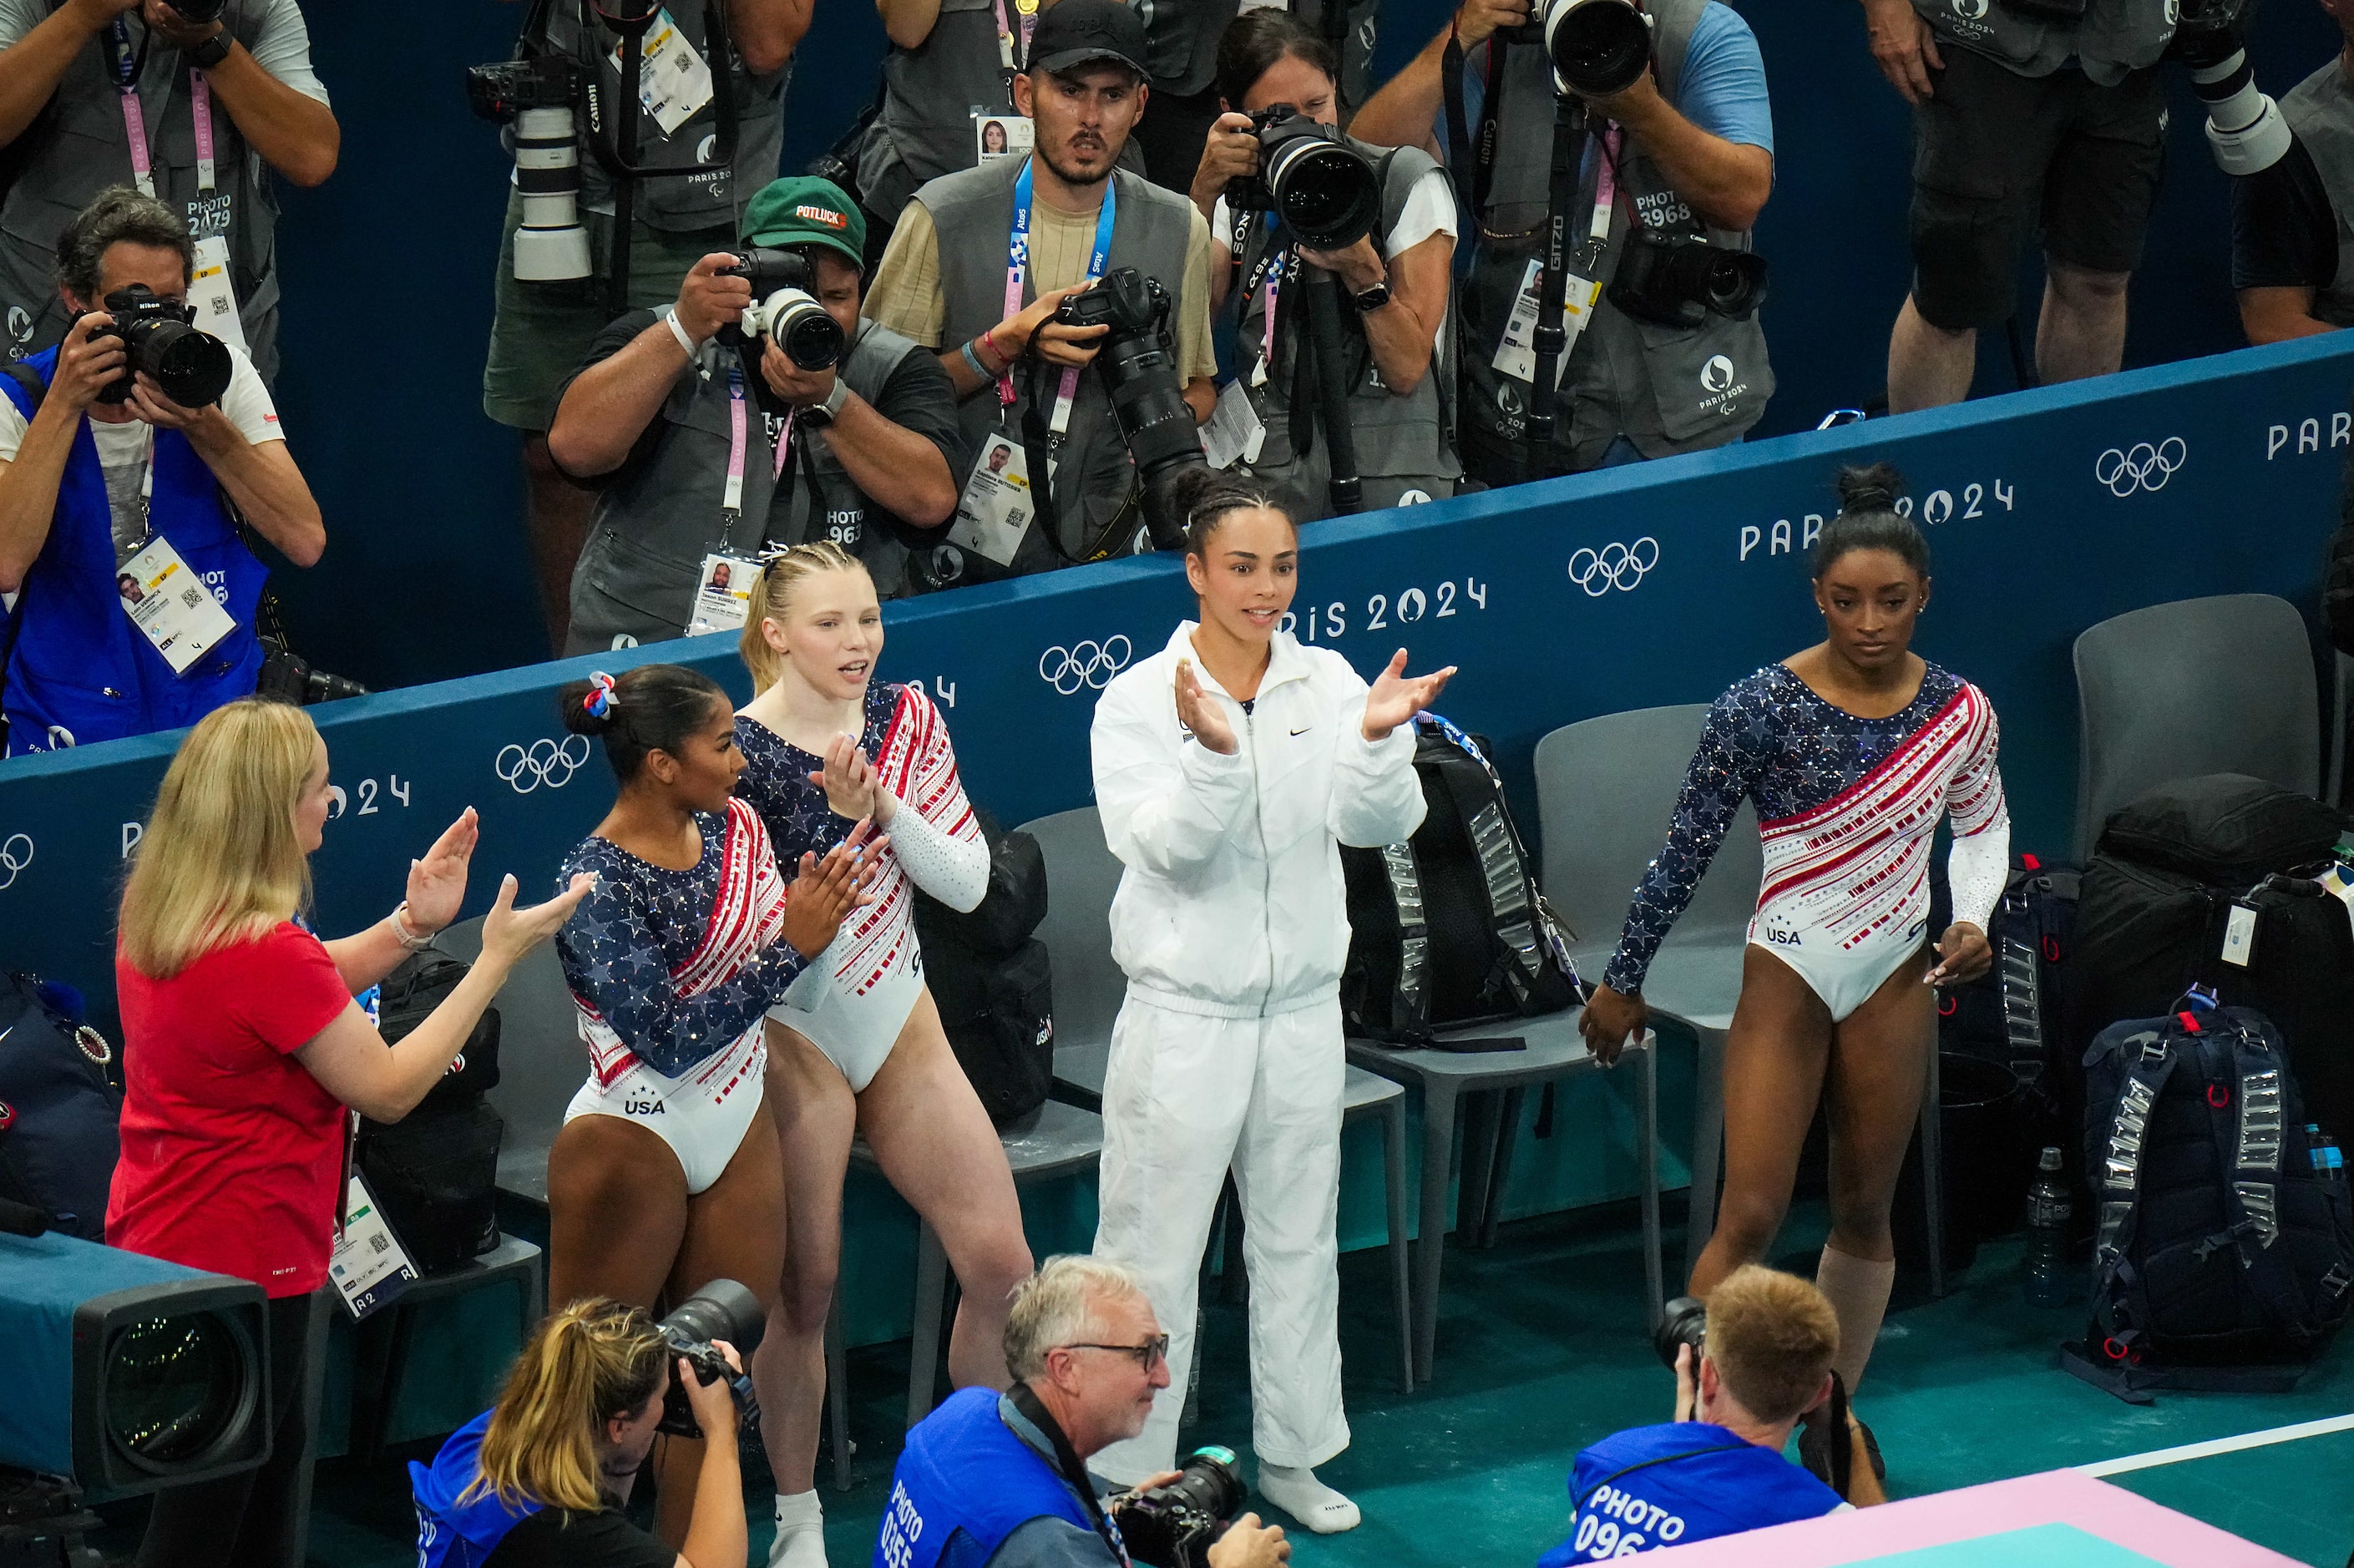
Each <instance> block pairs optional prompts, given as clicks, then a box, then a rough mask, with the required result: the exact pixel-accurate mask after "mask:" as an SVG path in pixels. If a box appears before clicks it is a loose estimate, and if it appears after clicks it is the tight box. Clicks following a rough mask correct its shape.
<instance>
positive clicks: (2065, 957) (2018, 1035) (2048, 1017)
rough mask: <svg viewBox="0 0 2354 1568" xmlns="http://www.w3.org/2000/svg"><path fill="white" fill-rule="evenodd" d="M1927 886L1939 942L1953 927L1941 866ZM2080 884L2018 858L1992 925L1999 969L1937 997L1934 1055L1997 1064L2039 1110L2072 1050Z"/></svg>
mask: <svg viewBox="0 0 2354 1568" xmlns="http://www.w3.org/2000/svg"><path fill="white" fill-rule="evenodd" d="M1929 880H1930V892H1929V929H1930V931H1931V933H1932V935H1933V936H1934V935H1935V934H1937V933H1941V932H1943V931H1944V930H1945V928H1946V927H1947V926H1948V925H1950V924H1952V923H1953V900H1952V895H1951V894H1950V892H1949V891H1948V890H1947V887H1946V873H1945V868H1944V867H1943V866H1941V865H1940V866H1933V867H1932V868H1931V871H1930V874H1929ZM2080 880H2081V874H2079V873H2078V872H2077V871H2076V870H2075V869H2074V868H2073V867H2071V866H2058V865H2047V864H2045V863H2043V862H2042V861H2041V860H2040V859H2038V858H2037V857H2036V856H2034V855H2031V854H2027V853H2020V854H2018V855H2014V856H2013V857H2012V859H2011V867H2010V876H2009V879H2008V880H2007V881H2006V882H2005V883H2004V884H2003V889H2002V898H2001V900H2000V901H1999V903H1997V904H1996V905H1995V907H1994V914H1993V915H1992V916H1990V917H1989V919H1988V922H1987V924H1988V930H1987V941H1988V944H1989V945H1990V946H1992V948H1994V967H1993V968H1992V969H1988V971H1987V972H1986V973H1985V974H1983V975H1981V976H1979V977H1978V979H1977V980H1972V981H1971V982H1970V983H1969V984H1967V985H1960V986H1951V987H1948V988H1946V989H1945V990H1943V991H1939V992H1938V993H1937V1048H1938V1049H1939V1050H1940V1051H1944V1052H1947V1053H1949V1054H1955V1055H1962V1056H1974V1057H1977V1058H1978V1059H1979V1060H1981V1061H1987V1062H1995V1063H1999V1064H2000V1065H2002V1066H2004V1067H2006V1068H2008V1069H2009V1072H2010V1075H2011V1076H2012V1077H2014V1078H2016V1079H2018V1080H2019V1082H2020V1085H2021V1086H2023V1087H2025V1088H2026V1089H2027V1090H2028V1091H2029V1094H2030V1097H2031V1099H2032V1100H2035V1101H2037V1102H2041V1101H2043V1100H2044V1099H2046V1098H2047V1097H2049V1096H2050V1095H2051V1093H2052V1084H2053V1080H2054V1078H2055V1077H2056V1076H2057V1073H2056V1072H2055V1068H2056V1065H2057V1064H2058V1061H2059V1058H2060V1056H2061V1054H2062V1053H2063V1052H2064V1051H2065V1050H2066V1048H2067V1018H2068V1012H2067V1006H2068V1003H2067V996H2068V977H2069V969H2068V961H2069V958H2070V955H2071V954H2072V953H2073V951H2074V948H2075V935H2076V899H2077V886H2078V883H2079V882H2080ZM2039 1147H2040V1145H2039Z"/></svg>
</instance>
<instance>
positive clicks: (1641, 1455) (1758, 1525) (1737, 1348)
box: [1538, 1264, 1887, 1568]
mask: <svg viewBox="0 0 2354 1568" xmlns="http://www.w3.org/2000/svg"><path fill="white" fill-rule="evenodd" d="M1838 1350H1839V1319H1838V1318H1837V1317H1835V1316H1834V1315H1833V1314H1832V1312H1831V1305H1830V1303H1829V1301H1827V1300H1825V1299H1824V1298H1823V1293H1822V1292H1821V1291H1819V1290H1818V1289H1816V1288H1815V1287H1813V1286H1811V1285H1809V1284H1808V1283H1807V1282H1806V1281H1805V1280H1803V1279H1799V1278H1797V1277H1795V1276H1792V1275H1787V1274H1780V1273H1776V1271H1774V1270H1773V1269H1770V1268H1762V1267H1760V1266H1757V1265H1755V1264H1749V1265H1746V1266H1744V1267H1741V1268H1738V1269H1735V1270H1734V1272H1733V1273H1732V1274H1730V1275H1727V1276H1726V1277H1725V1278H1724V1280H1723V1283H1721V1284H1719V1285H1718V1286H1717V1287H1716V1288H1715V1289H1714V1290H1713V1291H1712V1292H1711V1293H1710V1294H1709V1298H1708V1319H1707V1329H1706V1330H1705V1338H1704V1340H1703V1342H1702V1345H1701V1346H1700V1348H1699V1349H1698V1350H1695V1349H1694V1347H1693V1346H1692V1345H1691V1344H1690V1343H1684V1344H1681V1345H1679V1346H1677V1348H1676V1418H1675V1420H1673V1421H1672V1422H1669V1423H1667V1424H1665V1425H1659V1426H1637V1427H1634V1428H1632V1429H1630V1430H1628V1431H1625V1432H1621V1433H1618V1434H1617V1436H1611V1437H1606V1438H1604V1439H1603V1440H1602V1441H1601V1442H1599V1443H1596V1444H1595V1445H1594V1446H1592V1447H1590V1448H1588V1449H1586V1450H1585V1452H1584V1453H1582V1454H1580V1455H1578V1457H1577V1465H1576V1467H1575V1469H1574V1470H1572V1471H1571V1472H1570V1478H1569V1493H1570V1499H1571V1502H1572V1505H1573V1510H1574V1518H1573V1519H1572V1521H1571V1531H1570V1536H1569V1539H1568V1540H1566V1541H1564V1542H1562V1543H1561V1544H1560V1545H1558V1546H1556V1547H1554V1548H1553V1550H1552V1551H1551V1552H1546V1553H1545V1554H1544V1556H1543V1557H1542V1558H1540V1559H1538V1563H1539V1568H1565V1565H1566V1564H1568V1563H1584V1562H1600V1561H1601V1560H1603V1559H1604V1558H1606V1557H1625V1556H1628V1555H1629V1554H1630V1553H1633V1552H1649V1551H1651V1550H1653V1549H1655V1548H1658V1547H1661V1546H1682V1545H1687V1544H1689V1543H1691V1542H1695V1541H1709V1540H1712V1539H1714V1538H1715V1537H1717V1536H1720V1535H1737V1534H1739V1533H1740V1532H1741V1531H1745V1530H1762V1529H1764V1528H1765V1526H1767V1525H1773V1524H1787V1523H1789V1522H1791V1521H1792V1520H1801V1519H1819V1518H1820V1517H1821V1516H1822V1515H1824V1514H1827V1513H1838V1512H1840V1511H1842V1510H1846V1509H1848V1508H1849V1507H1850V1506H1852V1505H1851V1504H1850V1503H1849V1502H1847V1501H1843V1500H1842V1499H1840V1494H1839V1493H1837V1492H1835V1491H1833V1490H1832V1489H1830V1488H1829V1486H1827V1485H1825V1484H1824V1482H1823V1481H1822V1480H1821V1479H1820V1478H1818V1477H1817V1476H1815V1475H1810V1474H1808V1471H1807V1470H1803V1469H1800V1468H1799V1467H1797V1466H1796V1465H1793V1464H1791V1463H1790V1462H1789V1461H1788V1460H1787V1459H1785V1458H1784V1457H1782V1451H1783V1449H1784V1448H1785V1447H1786V1446H1787V1445H1788V1444H1789V1441H1790V1432H1791V1429H1792V1428H1793V1427H1795V1426H1796V1425H1797V1424H1798V1420H1799V1418H1800V1417H1801V1416H1803V1415H1806V1414H1808V1413H1810V1412H1813V1411H1816V1410H1818V1409H1819V1408H1820V1407H1821V1406H1823V1405H1824V1404H1825V1402H1826V1401H1828V1400H1829V1399H1830V1398H1831V1358H1832V1356H1833V1355H1834V1354H1836V1353H1837V1351H1838ZM1813 1436H1814V1432H1813V1430H1812V1428H1811V1425H1810V1429H1809V1432H1808V1436H1807V1438H1806V1439H1805V1440H1802V1441H1801V1442H1800V1444H1799V1450H1800V1452H1801V1453H1802V1454H1808V1456H1809V1460H1810V1467H1811V1463H1812V1455H1811V1454H1810V1453H1809V1449H1810V1446H1811V1444H1812V1439H1813ZM1840 1441H1842V1442H1844V1443H1846V1444H1847V1445H1848V1446H1849V1472H1848V1473H1849V1480H1848V1487H1849V1490H1850V1493H1851V1494H1852V1495H1853V1499H1854V1502H1856V1503H1861V1504H1864V1505H1866V1506H1869V1505H1871V1504H1873V1503H1879V1502H1884V1501H1886V1500H1887V1499H1886V1498H1885V1496H1884V1495H1883V1494H1882V1490H1881V1487H1880V1481H1879V1479H1878V1478H1877V1477H1876V1476H1875V1475H1874V1474H1873V1471H1872V1455H1871V1452H1870V1449H1869V1446H1868V1445H1869V1439H1868V1438H1867V1437H1866V1436H1864V1433H1863V1429H1862V1427H1861V1425H1859V1424H1858V1423H1857V1422H1856V1420H1855V1418H1854V1417H1853V1416H1852V1415H1850V1416H1849V1417H1848V1418H1847V1430H1846V1431H1845V1432H1844V1433H1842V1434H1840Z"/></svg>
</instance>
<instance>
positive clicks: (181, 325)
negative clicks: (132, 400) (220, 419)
mask: <svg viewBox="0 0 2354 1568" xmlns="http://www.w3.org/2000/svg"><path fill="white" fill-rule="evenodd" d="M106 311H107V313H108V314H109V315H111V316H112V317H113V318H114V324H113V325H112V326H102V327H99V328H97V329H95V330H93V331H92V332H91V333H90V336H91V337H93V338H97V337H119V338H121V339H122V346H123V349H124V351H125V352H124V355H123V358H124V364H123V367H122V379H120V380H118V381H115V382H113V383H111V385H110V386H108V387H107V388H106V389H105V390H104V391H102V392H101V393H100V394H99V395H98V400H99V401H100V402H101V403H121V402H123V401H125V400H126V399H128V398H129V397H130V396H131V392H132V388H133V386H134V385H135V384H136V379H137V377H138V376H139V375H140V374H141V373H142V372H144V373H145V374H146V375H148V376H153V377H154V380H155V385H156V386H158V387H162V388H163V391H164V397H169V398H170V399H171V400H172V401H173V402H175V403H177V404H178V405H179V406H180V407H181V408H202V407H204V406H205V405H206V404H207V403H217V402H219V401H220V397H221V394H222V393H224V392H226V391H228V382H229V375H230V372H231V368H232V366H231V361H230V359H229V356H228V344H225V343H223V342H222V341H221V340H220V339H218V338H217V337H215V336H214V335H213V334H210V333H208V332H205V331H203V330H201V329H199V328H196V327H193V326H190V325H189V324H188V317H189V314H190V312H189V310H188V307H187V306H186V305H184V304H182V303H180V302H178V301H176V300H166V299H163V298H161V297H159V296H158V295H157V294H156V292H155V291H154V290H153V289H150V288H149V287H148V286H147V285H146V284H144V283H133V284H132V285H131V286H130V287H129V288H127V289H117V290H115V291H114V292H112V293H111V294H109V295H107V296H106Z"/></svg>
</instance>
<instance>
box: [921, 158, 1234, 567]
mask: <svg viewBox="0 0 2354 1568" xmlns="http://www.w3.org/2000/svg"><path fill="white" fill-rule="evenodd" d="M1022 169H1023V160H1022V159H1020V158H1007V159H1004V160H1002V162H999V163H994V164H984V165H982V166H981V167H980V168H977V169H967V170H965V171H964V172H962V173H961V174H954V175H948V176H946V177H945V178H942V179H937V180H934V181H933V182H932V183H931V184H929V185H926V186H925V187H924V188H923V189H922V190H920V191H917V193H916V199H917V201H919V202H921V203H923V204H924V209H925V210H926V211H927V212H928V213H930V214H931V217H932V227H933V228H935V229H936V230H937V231H938V236H939V260H940V291H941V293H942V295H943V296H944V297H945V300H946V306H947V313H946V317H945V319H944V321H943V322H942V323H941V329H940V331H941V336H940V343H941V345H942V346H943V348H945V349H949V350H953V349H955V348H956V347H957V346H958V345H960V344H964V343H968V342H970V341H971V340H972V339H974V338H977V337H979V336H980V335H981V334H982V333H984V332H986V331H988V330H989V329H990V328H991V327H993V326H995V325H996V324H997V323H999V322H1001V321H1003V320H1004V319H1005V314H1006V312H1005V271H1006V256H1007V251H1008V249H1009V248H1010V245H1011V242H1012V239H1013V185H1014V182H1015V181H1016V180H1018V179H1020V178H1021V177H1022ZM1111 177H1112V182H1113V185H1115V187H1116V188H1117V189H1118V190H1119V212H1118V218H1117V221H1116V222H1115V224H1114V226H1113V228H1112V238H1111V255H1110V258H1109V260H1108V261H1107V263H1106V265H1105V268H1104V270H1105V271H1106V272H1107V273H1110V272H1113V271H1117V270H1119V269H1120V268H1122V267H1133V268H1135V269H1136V270H1138V271H1139V272H1141V273H1143V274H1144V275H1145V276H1146V277H1148V278H1157V279H1159V280H1160V281H1161V287H1162V288H1164V289H1166V290H1168V291H1169V297H1170V299H1171V300H1172V302H1174V304H1173V306H1172V309H1173V310H1176V311H1182V310H1183V309H1184V308H1185V302H1184V300H1183V297H1182V288H1183V285H1184V281H1185V246H1186V241H1187V240H1188V238H1190V237H1191V235H1192V231H1193V203H1192V202H1189V201H1187V200H1186V199H1185V198H1184V197H1183V196H1178V195H1176V194H1175V193H1173V192H1171V191H1164V190H1162V189H1161V187H1160V186H1158V185H1150V184H1149V183H1147V182H1146V181H1145V180H1144V179H1143V178H1141V177H1140V176H1139V175H1131V174H1129V173H1128V171H1126V170H1125V169H1116V170H1114V171H1113V172H1112V176H1111ZM1037 297H1038V288H1037V279H1036V277H1035V276H1034V274H1030V273H1027V272H1025V275H1024V277H1023V285H1022V302H1023V304H1024V305H1028V304H1030V303H1032V302H1034V301H1035V300H1036V299H1037ZM1172 324H1173V323H1172ZM1180 375H1181V376H1182V368H1181V370H1180ZM1061 377H1062V372H1061V369H1060V367H1058V366H1046V365H1044V364H1043V362H1041V361H1039V360H1038V359H1037V357H1036V356H1035V355H1028V356H1025V357H1024V358H1023V362H1022V363H1021V364H1019V365H1017V366H1014V369H1013V388H1014V392H1015V394H1016V397H1015V401H1014V405H1013V408H1007V409H1003V410H1001V409H1000V408H999V407H998V396H997V387H996V384H995V383H994V382H991V384H990V385H988V386H986V387H981V389H980V390H979V391H977V392H975V393H973V394H972V396H970V397H966V398H964V399H963V400H961V401H960V403H959V404H958V405H957V422H958V423H959V424H960V426H961V427H962V428H963V431H964V444H965V457H966V462H967V468H966V471H965V472H963V473H960V474H958V475H957V476H956V477H957V484H958V487H959V489H960V490H961V489H962V487H963V485H964V482H965V480H966V478H967V476H968V475H969V474H970V471H971V470H970V464H972V463H976V462H979V461H981V452H982V448H983V446H984V445H985V443H986V442H987V440H988V439H989V437H990V435H991V433H992V432H995V431H998V430H1001V429H1002V430H1003V431H1004V432H1005V433H1006V434H1008V435H1010V436H1011V437H1012V438H1013V440H1014V443H1015V444H1016V445H1017V446H1018V445H1020V444H1021V440H1022V428H1023V419H1022V417H1023V413H1024V412H1025V411H1026V410H1027V409H1028V408H1029V407H1030V400H1031V398H1032V397H1033V396H1034V395H1041V394H1042V395H1043V396H1044V399H1045V401H1046V404H1047V407H1045V408H1041V409H1040V410H1039V412H1040V417H1041V418H1045V417H1046V416H1048V415H1049V414H1051V412H1052V404H1053V401H1054V397H1055V389H1056V388H1057V387H1059V386H1060V385H1061ZM1059 452H1060V462H1059V465H1058V467H1057V469H1056V472H1055V517H1056V521H1057V524H1058V526H1059V532H1060V541H1061V549H1060V551H1059V552H1058V551H1057V550H1056V549H1055V547H1054V546H1050V545H1049V544H1048V543H1047V542H1046V540H1045V539H1044V537H1043V535H1044V529H1043V528H1040V527H1036V526H1034V527H1033V528H1032V529H1031V530H1030V536H1029V537H1028V538H1027V539H1026V540H1025V541H1023V546H1022V549H1021V551H1020V553H1019V554H1018V555H1016V556H1015V557H1014V561H1013V573H1014V574H1015V575H1020V574H1023V573H1027V572H1042V571H1051V570H1053V569H1054V568H1055V567H1061V566H1067V565H1070V564H1072V563H1073V562H1075V561H1079V560H1085V559H1087V556H1088V555H1089V554H1090V553H1092V552H1097V551H1099V550H1101V549H1103V548H1107V547H1108V548H1109V549H1110V550H1111V553H1113V554H1116V555H1126V554H1128V553H1129V549H1130V547H1131V546H1130V542H1129V538H1128V536H1127V531H1126V530H1123V531H1122V533H1121V537H1119V538H1118V539H1112V540H1109V541H1108V545H1107V544H1106V543H1105V541H1106V539H1107V535H1108V534H1109V533H1110V532H1112V531H1113V530H1112V524H1114V523H1115V522H1117V521H1119V519H1120V517H1121V514H1122V513H1123V511H1124V510H1125V511H1128V512H1129V516H1130V518H1131V520H1132V521H1133V523H1134V524H1135V529H1134V531H1135V532H1140V531H1141V529H1142V526H1143V517H1142V514H1141V513H1140V512H1136V511H1134V510H1133V509H1132V508H1130V507H1129V502H1130V498H1131V496H1132V494H1133V493H1134V492H1135V490H1136V465H1135V464H1134V463H1132V462H1130V461H1129V456H1128V444H1127V442H1126V441H1124V440H1121V438H1120V433H1119V425H1118V424H1116V423H1115V422H1114V421H1113V419H1112V413H1111V402H1110V399H1108V397H1105V395H1104V389H1103V377H1102V376H1101V375H1100V374H1099V373H1098V372H1097V370H1096V368H1095V366H1093V365H1089V366H1087V368H1086V369H1084V370H1082V371H1081V372H1080V373H1079V382H1078V387H1077V390H1076V393H1075V395H1074V397H1073V399H1072V408H1071V421H1070V428H1069V429H1068V431H1067V433H1066V436H1065V438H1064V440H1063V442H1062V445H1061V447H1060V449H1059ZM1031 477H1032V480H1033V482H1041V483H1043V482H1044V477H1045V476H1044V475H1043V474H1033V475H1032V476H1031Z"/></svg>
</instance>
